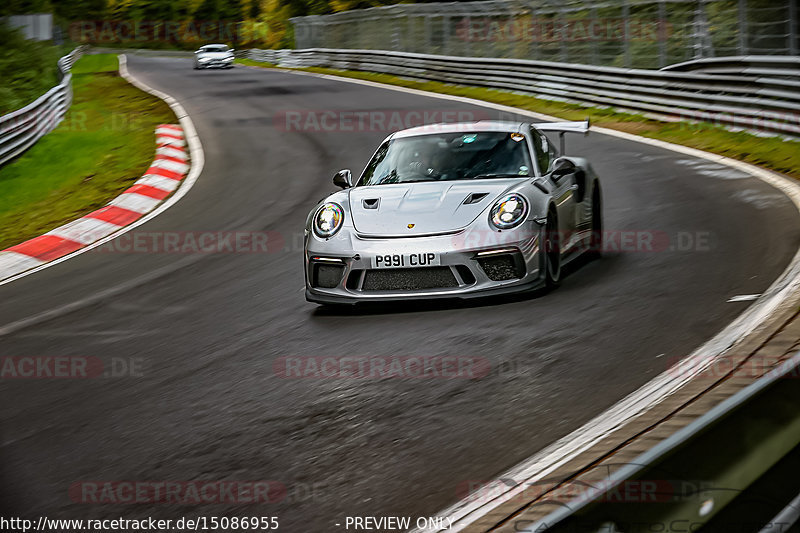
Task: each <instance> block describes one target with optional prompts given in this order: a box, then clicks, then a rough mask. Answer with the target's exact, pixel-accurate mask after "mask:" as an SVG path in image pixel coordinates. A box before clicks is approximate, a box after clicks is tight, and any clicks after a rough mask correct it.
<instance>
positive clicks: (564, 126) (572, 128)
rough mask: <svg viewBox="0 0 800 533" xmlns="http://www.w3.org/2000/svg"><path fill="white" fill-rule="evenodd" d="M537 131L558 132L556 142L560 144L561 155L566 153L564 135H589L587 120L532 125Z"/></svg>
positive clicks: (589, 125)
mask: <svg viewBox="0 0 800 533" xmlns="http://www.w3.org/2000/svg"><path fill="white" fill-rule="evenodd" d="M533 126H534V127H535V128H536V129H537V130H539V131H554V132H558V140H559V141H560V142H561V155H564V153H565V152H566V145H565V143H564V134H565V133H583V134H584V135H588V134H589V128H590V127H591V124H589V119H588V118H587V119H586V120H583V121H574V122H542V123H539V124H534V125H533Z"/></svg>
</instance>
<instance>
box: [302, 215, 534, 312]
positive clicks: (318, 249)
mask: <svg viewBox="0 0 800 533" xmlns="http://www.w3.org/2000/svg"><path fill="white" fill-rule="evenodd" d="M539 240H540V227H539V226H538V225H537V224H535V223H533V222H529V223H528V224H527V225H526V226H524V227H521V228H518V229H514V230H510V231H506V232H497V231H493V230H489V231H474V230H473V231H469V230H464V231H461V232H456V233H449V234H446V235H437V236H428V237H413V238H384V239H374V238H365V237H363V236H360V235H358V234H357V233H355V232H354V231H352V229H345V228H343V229H342V231H341V232H340V233H339V234H337V235H335V236H334V237H333V238H331V239H328V240H322V239H319V238H317V237H316V236H314V235H307V236H306V240H305V254H304V255H305V279H306V299H307V300H308V301H310V302H316V303H328V304H342V303H349V304H352V303H358V302H386V301H399V300H414V299H438V298H461V299H465V298H476V297H485V296H492V295H499V294H509V293H518V292H525V291H529V290H534V289H537V288H539V287H541V286H542V285H543V283H544V278H543V276H542V272H543V270H542V256H541V254H540V253H539ZM428 252H432V253H436V254H439V257H440V265H439V266H437V267H416V268H403V269H386V268H383V269H374V268H373V267H372V258H373V257H375V256H378V255H386V254H408V253H428Z"/></svg>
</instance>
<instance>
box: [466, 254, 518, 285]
mask: <svg viewBox="0 0 800 533" xmlns="http://www.w3.org/2000/svg"><path fill="white" fill-rule="evenodd" d="M478 264H479V265H480V266H481V268H482V269H483V271H484V272H485V273H486V277H488V278H489V279H490V280H492V281H508V280H512V279H520V278H522V277H523V276H524V275H525V262H524V261H523V259H522V254H521V253H519V252H510V253H502V254H496V255H486V256H483V257H478Z"/></svg>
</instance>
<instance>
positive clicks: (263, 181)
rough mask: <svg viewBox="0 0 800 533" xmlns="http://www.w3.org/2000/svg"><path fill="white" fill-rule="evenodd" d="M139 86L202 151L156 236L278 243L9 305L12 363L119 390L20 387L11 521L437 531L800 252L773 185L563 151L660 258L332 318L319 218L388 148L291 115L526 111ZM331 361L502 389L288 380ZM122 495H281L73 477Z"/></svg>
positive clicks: (141, 266)
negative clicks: (205, 500)
mask: <svg viewBox="0 0 800 533" xmlns="http://www.w3.org/2000/svg"><path fill="white" fill-rule="evenodd" d="M129 69H130V71H131V72H132V73H133V74H134V75H135V76H137V77H139V78H140V79H142V80H143V81H145V82H146V83H148V84H150V85H151V86H153V87H155V88H157V89H160V90H162V91H165V92H167V93H169V94H171V95H173V96H175V97H176V98H177V99H179V100H180V101H181V102H182V103H183V105H184V106H185V107H186V109H187V111H188V112H189V113H190V115H191V116H192V119H193V120H194V122H195V125H196V127H197V129H198V132H199V134H200V137H201V140H202V143H203V146H204V149H205V155H206V166H205V169H204V170H203V173H202V175H201V176H200V179H199V181H198V182H197V184H196V185H195V187H194V188H193V189H192V190H191V191H190V192H189V194H188V195H187V196H186V197H185V198H183V199H182V200H181V201H180V202H179V203H178V204H177V205H175V206H174V207H172V208H171V209H170V210H168V211H167V212H166V213H164V214H162V215H160V216H159V217H157V218H156V219H155V220H153V221H151V222H149V223H147V224H145V225H144V226H142V227H140V228H138V229H137V230H136V231H137V232H146V233H147V234H149V235H153V234H160V233H161V232H195V231H221V232H228V231H248V232H249V231H252V232H269V233H268V235H270V238H271V239H272V241H271V242H273V243H276V244H274V245H273V247H272V249H271V251H270V252H269V253H222V254H180V253H178V254H175V253H136V252H129V253H124V252H121V251H117V252H108V251H106V252H91V253H86V254H83V255H81V256H79V257H77V258H75V259H72V260H70V261H67V262H65V263H62V264H59V265H57V266H55V267H53V268H50V269H47V270H44V271H42V272H39V273H36V274H34V275H31V276H28V277H26V278H24V279H22V280H19V281H16V282H14V283H11V284H8V285H4V286H0V355H2V356H88V357H93V358H94V357H96V358H99V359H101V360H103V361H104V362H105V364H106V365H116V367H117V369H118V373H119V374H122V375H119V376H117V377H100V378H95V379H60V380H59V379H38V380H36V379H28V380H10V379H4V380H0V405H2V410H0V486H1V487H2V489H0V490H2V492H1V493H0V496H2V499H1V500H0V501H2V505H3V514H4V515H24V516H38V515H47V516H48V517H51V518H52V517H75V518H89V517H92V518H103V517H109V518H110V517H118V516H123V517H129V518H134V517H146V516H154V517H160V518H178V517H181V516H201V515H204V516H212V515H216V516H222V515H225V516H277V517H279V519H280V524H281V527H280V529H281V530H283V531H290V532H299V531H304V532H308V531H314V532H316V531H320V532H326V531H336V530H338V529H340V528H339V527H337V526H335V524H336V523H337V522H338V523H343V521H344V519H345V517H346V516H355V515H362V516H363V515H402V516H411V517H417V516H428V515H432V514H433V513H435V512H437V511H439V510H441V509H442V508H443V507H445V506H447V505H449V504H451V503H453V502H454V501H456V500H457V499H458V498H459V496H461V495H462V494H460V492H459V491H460V489H461V488H462V487H463V486H464V483H465V482H468V481H470V480H485V479H488V478H491V477H492V476H495V475H497V474H500V473H502V472H503V471H504V470H506V469H508V468H510V467H512V466H514V465H515V464H517V463H518V462H520V461H522V460H524V459H525V458H527V457H528V456H530V455H531V454H533V453H534V452H536V451H537V450H540V449H541V448H543V447H545V446H546V445H548V444H550V443H552V442H554V441H555V440H557V439H558V438H560V437H562V436H564V435H566V434H567V433H569V432H570V431H572V430H574V429H576V428H577V427H579V426H580V425H581V424H582V423H584V422H586V421H588V420H589V419H591V418H592V417H594V416H596V415H597V414H599V413H601V412H602V411H603V410H604V409H606V408H608V407H609V406H611V405H612V404H613V403H614V402H616V401H617V400H619V399H621V398H622V397H624V396H625V395H626V394H628V393H630V392H632V391H634V390H636V389H637V388H638V387H640V386H641V385H643V384H644V383H646V382H647V381H648V380H649V379H651V378H653V377H654V376H656V375H657V374H659V373H660V372H662V371H664V370H665V369H666V368H667V366H668V364H669V363H670V362H673V361H674V360H675V358H678V357H681V356H684V355H687V354H688V353H690V352H691V351H692V350H694V349H695V348H697V347H698V346H699V345H700V344H702V343H703V342H704V341H706V340H707V339H709V338H710V337H712V336H713V335H714V334H715V333H716V332H718V331H719V330H721V329H722V328H723V327H724V326H725V325H726V324H727V323H728V322H730V321H731V320H732V319H733V318H734V317H736V316H737V315H738V314H739V313H741V312H742V311H743V310H744V309H745V308H746V307H747V305H748V303H747V302H739V303H728V302H727V300H728V299H729V298H731V297H732V296H736V295H741V294H754V293H760V292H762V291H763V290H764V289H766V288H767V287H768V286H769V285H770V283H771V282H772V281H773V280H774V279H775V278H776V277H777V276H778V275H779V274H780V273H781V271H782V270H783V269H784V267H785V266H786V264H787V263H788V261H789V259H790V258H791V256H792V255H793V253H794V251H795V250H796V249H797V246H798V243H799V241H800V224H799V223H798V222H799V221H798V217H797V213H796V211H795V209H794V208H793V206H792V205H791V203H790V202H789V200H788V199H786V198H785V197H783V196H782V195H781V194H780V193H779V192H777V191H776V190H774V189H772V188H770V187H769V186H767V185H764V184H762V183H761V182H759V181H757V180H755V179H752V178H749V177H747V176H745V175H743V174H740V173H738V172H736V171H733V170H730V169H726V168H724V167H721V166H718V165H715V164H712V163H708V162H705V161H700V160H695V159H692V158H689V157H686V156H682V155H680V154H675V153H671V152H668V151H665V150H661V149H658V148H654V147H649V146H646V145H641V144H637V143H633V142H629V141H624V140H619V139H615V138H611V137H606V136H602V135H599V134H594V135H590V136H589V137H587V138H582V137H580V138H575V139H570V140H569V144H568V147H569V150H568V151H569V153H572V154H581V155H585V156H586V157H588V158H589V159H590V160H591V161H592V163H593V165H594V167H595V170H596V171H597V172H598V174H599V175H600V176H601V179H602V180H603V187H604V199H605V206H604V214H605V225H606V228H607V229H608V230H612V231H619V230H628V231H631V230H635V231H650V232H657V235H659V236H660V237H659V239H667V240H668V245H667V246H664V247H663V249H661V250H660V251H656V252H614V251H611V252H608V253H607V254H606V255H605V257H604V258H603V259H601V260H599V261H594V262H590V263H587V264H580V265H578V266H577V267H575V268H572V269H571V272H570V273H569V274H568V276H567V277H566V278H565V279H564V280H563V283H562V286H561V287H560V288H559V289H558V290H556V291H555V292H552V293H550V294H546V295H537V296H534V297H531V298H506V299H504V300H490V301H476V302H469V303H467V304H447V303H444V304H443V303H437V304H426V303H417V304H414V305H413V306H402V305H399V304H392V305H386V306H379V307H371V308H367V309H356V310H354V311H351V312H343V313H336V312H330V311H326V310H322V309H321V308H318V307H317V306H316V305H313V304H309V303H307V302H305V299H304V295H303V292H302V288H303V273H302V249H301V244H302V226H303V224H304V220H305V216H306V214H307V212H308V210H309V209H310V208H311V207H313V206H314V205H315V203H316V202H317V201H318V200H319V199H320V198H322V197H323V196H325V195H326V194H328V193H330V192H332V191H333V190H334V186H333V185H332V184H331V181H330V179H331V176H332V175H333V173H334V172H335V171H337V170H339V169H340V168H352V169H353V170H354V172H359V171H360V170H361V168H363V166H364V164H365V163H366V161H367V159H368V158H369V157H370V155H371V153H372V151H373V150H374V149H375V147H376V146H377V144H378V143H379V142H380V140H381V139H382V138H383V137H384V136H385V135H386V134H387V132H386V131H314V128H313V124H312V125H311V126H309V127H307V128H306V129H301V131H295V130H294V129H292V128H288V129H289V130H290V131H287V128H286V127H285V126H286V121H285V117H286V113H287V112H304V111H308V110H312V111H326V110H346V111H382V112H387V113H389V112H394V111H397V112H400V113H407V112H409V111H417V112H424V111H428V112H439V113H440V112H443V111H450V112H452V111H461V112H465V113H467V115H463V116H475V117H477V118H484V117H496V118H507V117H502V116H498V114H497V112H494V111H491V110H486V109H482V108H476V107H471V106H467V105H464V104H461V103H457V102H450V101H445V100H440V99H434V98H428V97H423V96H417V95H412V94H406V93H401V92H397V91H389V90H385V89H380V88H374V87H367V86H363V85H358V84H352V83H343V82H338V81H333V80H325V79H320V78H316V77H311V76H301V75H293V74H288V73H282V72H271V71H259V70H254V69H246V68H235V69H233V70H231V71H200V72H196V71H193V70H192V69H191V64H190V60H186V59H174V58H142V57H129ZM470 113H472V114H473V115H470ZM293 116H294V115H293ZM305 116H307V115H305ZM373 116H374V115H373ZM401 116H407V115H401ZM308 128H310V129H308ZM334 129H335V128H334ZM368 129H369V128H368ZM698 239H699V242H698ZM690 241H692V242H690ZM659 242H664V241H663V240H662V241H659ZM20 321H24V322H20ZM319 355H358V356H442V355H451V356H464V357H483V358H486V359H488V360H489V362H490V363H491V372H490V373H489V374H488V375H486V376H484V377H482V378H481V379H472V380H469V379H397V378H388V379H382V380H376V379H359V380H341V379H286V378H282V377H279V376H276V374H275V370H274V368H275V367H274V364H275V361H276V360H277V359H278V358H280V357H286V356H319ZM131 363H132V364H133V365H134V372H130V365H131ZM107 367H108V366H107ZM124 367H127V371H126V369H125V368H124ZM120 369H121V370H120ZM130 374H133V375H130ZM123 480H124V481H151V482H155V481H193V480H212V481H214V480H239V481H244V480H273V481H275V482H277V483H279V484H282V486H285V487H286V494H285V496H283V497H282V498H281V501H280V502H276V503H259V504H247V503H238V504H206V505H191V504H186V505H175V504H150V503H138V504H135V505H128V504H109V503H106V504H89V503H80V502H75V501H73V499H71V497H70V492H69V489H70V487H71V486H73V485H74V484H76V483H80V482H84V481H123Z"/></svg>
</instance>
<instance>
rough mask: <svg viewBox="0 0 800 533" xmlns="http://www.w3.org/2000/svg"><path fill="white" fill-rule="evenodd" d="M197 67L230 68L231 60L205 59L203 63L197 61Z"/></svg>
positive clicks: (231, 65)
mask: <svg viewBox="0 0 800 533" xmlns="http://www.w3.org/2000/svg"><path fill="white" fill-rule="evenodd" d="M195 66H196V67H197V68H231V67H233V61H206V62H204V63H200V62H197V63H196V64H195Z"/></svg>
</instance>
